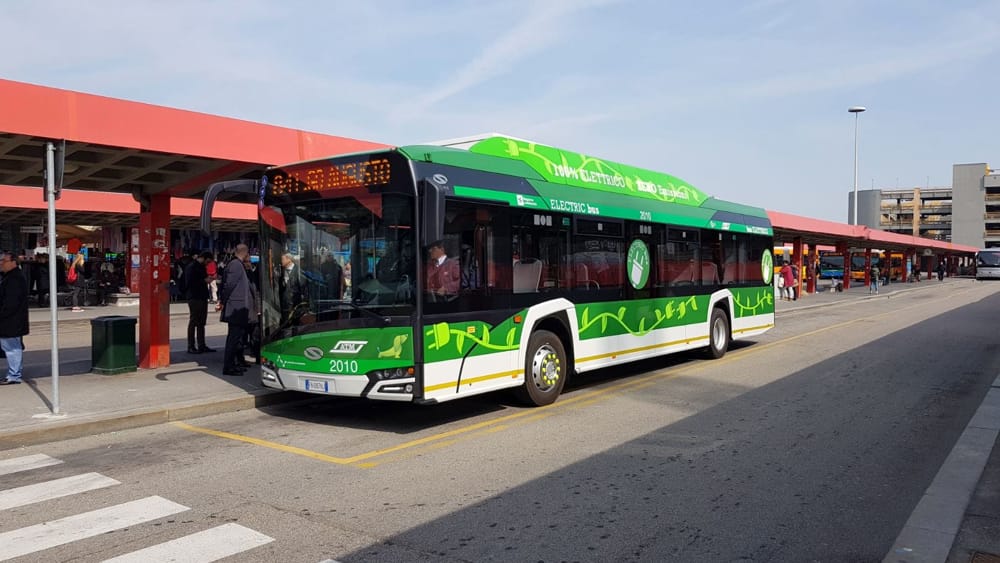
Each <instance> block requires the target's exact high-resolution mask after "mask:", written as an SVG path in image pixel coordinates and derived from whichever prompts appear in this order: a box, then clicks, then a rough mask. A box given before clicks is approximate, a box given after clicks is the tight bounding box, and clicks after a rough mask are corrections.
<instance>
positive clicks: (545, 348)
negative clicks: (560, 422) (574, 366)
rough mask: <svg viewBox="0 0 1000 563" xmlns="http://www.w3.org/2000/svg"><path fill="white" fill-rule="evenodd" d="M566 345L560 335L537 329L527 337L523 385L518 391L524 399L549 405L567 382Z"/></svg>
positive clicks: (531, 402)
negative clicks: (564, 345)
mask: <svg viewBox="0 0 1000 563" xmlns="http://www.w3.org/2000/svg"><path fill="white" fill-rule="evenodd" d="M567 369H568V367H567V365H566V349H565V347H563V343H562V341H561V340H559V337H558V336H556V335H555V334H553V333H551V332H549V331H547V330H539V331H536V332H535V333H533V334H532V335H531V338H529V339H528V354H527V356H526V357H525V359H524V385H523V386H522V387H521V389H520V390H519V393H518V395H519V396H520V398H521V400H522V401H524V402H525V403H528V404H530V405H535V406H539V407H541V406H545V405H551V404H552V403H554V402H555V401H556V399H557V398H558V397H559V394H560V393H562V389H563V385H565V384H566V373H567Z"/></svg>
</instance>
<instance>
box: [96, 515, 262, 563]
mask: <svg viewBox="0 0 1000 563" xmlns="http://www.w3.org/2000/svg"><path fill="white" fill-rule="evenodd" d="M272 541H274V538H271V537H268V536H265V535H264V534H261V533H259V532H255V531H253V530H251V529H250V528H245V527H243V526H240V525H239V524H223V525H222V526H218V527H215V528H211V529H208V530H205V531H203V532H198V533H196V534H191V535H189V536H184V537H183V538H177V539H175V540H171V541H168V542H165V543H161V544H158V545H154V546H151V547H147V548H146V549H140V550H139V551H133V552H132V553H127V554H125V555H122V556H120V557H115V558H114V559H108V560H107V561H105V562H104V563H147V562H149V561H184V562H185V563H209V562H210V561H217V560H219V559H222V558H223V557H229V556H230V555H236V554H237V553H242V552H244V551H247V550H250V549H253V548H255V547H259V546H262V545H264V544H267V543H270V542H272Z"/></svg>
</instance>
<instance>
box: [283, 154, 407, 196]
mask: <svg viewBox="0 0 1000 563" xmlns="http://www.w3.org/2000/svg"><path fill="white" fill-rule="evenodd" d="M284 172H285V174H275V175H274V177H272V178H271V182H270V183H271V193H272V194H274V195H287V194H295V193H302V192H306V191H311V192H322V191H328V190H342V189H347V188H360V187H364V186H380V185H384V184H388V183H389V179H390V177H391V175H392V174H391V173H392V167H391V166H390V164H389V159H387V158H380V159H377V160H366V161H364V162H346V163H343V164H323V165H319V166H313V167H310V168H297V169H291V170H285V171H284Z"/></svg>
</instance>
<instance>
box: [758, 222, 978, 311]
mask: <svg viewBox="0 0 1000 563" xmlns="http://www.w3.org/2000/svg"><path fill="white" fill-rule="evenodd" d="M767 214H768V218H770V220H771V225H772V227H773V229H774V243H775V245H781V244H784V243H790V244H791V245H792V257H793V261H794V265H793V267H796V268H798V270H799V271H802V267H803V266H804V265H805V266H806V271H807V272H808V273H809V274H810V275H808V276H806V279H805V280H800V283H801V284H804V285H805V290H806V291H807V292H808V293H814V292H815V291H816V281H817V277H818V276H816V275H814V273H815V270H816V268H815V265H816V261H817V259H818V254H817V252H816V249H817V247H820V246H825V247H829V248H832V249H834V250H833V252H834V253H836V254H838V255H840V256H842V257H843V264H844V274H843V285H844V287H845V288H848V287H850V285H851V275H850V273H849V272H850V264H851V261H852V260H851V258H852V256H853V255H854V254H855V253H863V255H864V282H863V283H864V284H865V285H867V284H869V283H870V281H871V280H870V276H869V272H870V267H871V263H872V253H873V251H875V250H880V251H883V252H885V253H888V254H887V255H889V256H891V255H892V254H896V253H898V254H900V255H902V263H903V264H904V265H905V264H908V263H914V264H919V263H920V260H919V258H920V257H936V259H937V260H938V261H943V262H944V263H946V264H947V266H946V268H947V270H948V271H949V272H954V271H956V270H957V264H958V263H959V262H960V261H962V262H965V261H971V260H972V259H973V258H974V257H975V254H976V251H977V250H978V249H977V248H975V247H972V246H965V245H960V244H954V243H951V242H948V241H942V240H935V239H928V238H922V237H917V236H912V235H902V234H898V233H890V232H887V231H882V230H879V229H872V228H870V227H867V226H865V225H847V224H843V223H836V222H833V221H824V220H820V219H813V218H810V217H803V216H800V215H792V214H790V213H782V212H778V211H768V212H767ZM806 247H808V248H809V249H810V250H809V251H806ZM901 275H902V278H901V281H903V282H905V281H907V278H908V276H909V275H910V271H909V268H906V267H903V268H902V271H901Z"/></svg>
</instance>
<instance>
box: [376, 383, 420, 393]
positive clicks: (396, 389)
mask: <svg viewBox="0 0 1000 563" xmlns="http://www.w3.org/2000/svg"><path fill="white" fill-rule="evenodd" d="M379 391H380V392H382V393H407V394H410V393H413V384H412V383H407V384H405V385H403V384H400V385H384V386H382V388H380V389H379Z"/></svg>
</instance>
